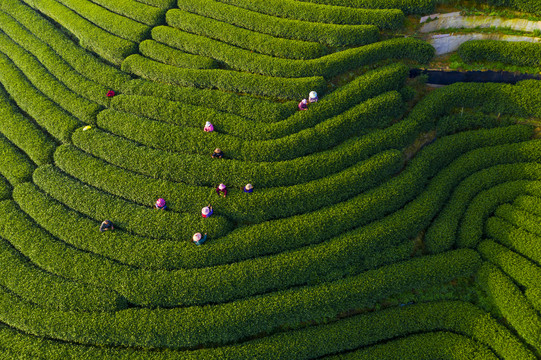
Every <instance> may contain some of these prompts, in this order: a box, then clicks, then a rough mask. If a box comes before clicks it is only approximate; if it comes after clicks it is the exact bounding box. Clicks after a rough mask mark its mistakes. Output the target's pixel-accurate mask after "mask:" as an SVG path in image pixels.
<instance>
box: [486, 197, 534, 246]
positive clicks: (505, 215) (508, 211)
mask: <svg viewBox="0 0 541 360" xmlns="http://www.w3.org/2000/svg"><path fill="white" fill-rule="evenodd" d="M520 198H521V199H520ZM520 198H517V199H515V201H517V200H518V202H519V203H523V202H524V201H525V200H524V199H525V198H526V199H527V198H529V199H535V198H534V197H531V196H521V197H520ZM526 201H528V200H526ZM535 202H537V203H538V201H535ZM537 205H538V204H537ZM494 214H495V215H496V216H498V217H500V218H502V219H504V220H506V221H508V222H510V223H511V224H513V225H514V226H516V227H519V228H521V229H524V230H526V231H528V232H530V233H532V234H535V235H537V236H540V235H541V231H540V229H539V222H540V218H539V216H536V215H535V214H532V213H530V212H529V211H527V210H526V211H525V210H523V209H521V208H519V207H516V206H513V205H511V204H503V205H500V206H499V207H498V208H497V209H496V211H495V212H494Z"/></svg>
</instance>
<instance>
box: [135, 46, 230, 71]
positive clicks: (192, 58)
mask: <svg viewBox="0 0 541 360" xmlns="http://www.w3.org/2000/svg"><path fill="white" fill-rule="evenodd" d="M139 52H140V53H141V54H142V55H144V56H146V57H148V58H150V59H153V60H156V61H159V62H161V63H164V64H167V65H173V66H177V67H181V68H189V69H215V68H217V67H218V65H219V63H218V61H216V60H214V59H211V58H209V57H206V56H201V55H193V54H188V53H186V52H184V51H180V50H177V49H173V48H172V47H169V46H167V45H164V44H161V43H159V42H157V41H154V40H144V41H142V42H141V43H140V44H139Z"/></svg>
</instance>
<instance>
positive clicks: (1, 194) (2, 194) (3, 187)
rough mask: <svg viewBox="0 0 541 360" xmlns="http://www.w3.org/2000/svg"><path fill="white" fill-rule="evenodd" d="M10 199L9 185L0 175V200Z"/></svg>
mask: <svg viewBox="0 0 541 360" xmlns="http://www.w3.org/2000/svg"><path fill="white" fill-rule="evenodd" d="M10 197H11V185H10V183H9V181H7V179H6V178H5V177H3V176H2V175H0V200H6V199H9V198H10Z"/></svg>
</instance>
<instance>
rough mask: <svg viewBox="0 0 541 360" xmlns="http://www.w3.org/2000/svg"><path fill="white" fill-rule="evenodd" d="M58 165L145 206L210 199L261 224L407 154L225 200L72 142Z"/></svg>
mask: <svg viewBox="0 0 541 360" xmlns="http://www.w3.org/2000/svg"><path fill="white" fill-rule="evenodd" d="M55 165H56V166H58V167H59V168H60V169H62V170H63V171H64V172H66V173H67V174H70V175H71V176H73V177H75V178H77V179H79V180H81V181H83V182H85V183H87V184H89V185H91V186H94V187H96V188H98V189H100V190H103V191H105V192H108V193H111V194H115V195H117V196H119V197H122V198H125V199H128V200H130V201H133V202H135V203H139V204H142V205H146V204H151V203H153V202H154V201H155V200H156V199H157V198H159V197H163V198H165V199H167V208H168V209H170V210H173V211H183V212H189V213H193V214H197V213H199V211H200V210H201V208H202V207H203V206H205V205H207V204H209V203H210V204H214V212H215V214H219V215H223V216H226V217H227V218H229V219H232V220H235V221H249V222H250V223H259V222H262V221H268V220H271V219H274V218H282V217H289V216H293V215H298V214H302V213H304V212H307V211H314V210H317V209H319V208H322V207H324V206H329V205H333V204H336V203H339V202H342V201H346V200H348V199H349V198H351V197H352V196H355V195H358V194H360V193H361V192H363V191H366V190H367V189H370V188H372V187H374V186H376V185H379V184H381V183H382V182H384V181H385V180H386V179H387V178H388V177H389V176H391V175H393V174H395V173H396V172H398V171H399V170H400V169H401V167H402V166H403V156H402V153H401V152H399V151H398V150H388V151H384V152H381V153H378V154H376V155H374V156H372V157H370V158H369V159H368V160H365V161H361V162H359V163H357V164H355V165H353V166H351V167H349V168H345V169H344V170H343V171H341V172H339V173H336V174H332V175H329V176H327V177H324V178H321V179H317V180H314V181H311V182H308V183H304V184H299V185H292V186H289V187H277V188H269V189H256V190H255V191H254V193H252V194H249V195H247V194H240V193H241V190H239V189H230V190H229V192H228V196H229V199H227V200H224V201H218V200H219V198H218V197H217V195H216V193H215V192H214V191H210V189H209V188H205V187H198V186H191V185H185V184H179V183H172V182H168V181H164V180H158V179H153V178H149V177H146V176H143V175H138V174H135V173H132V172H128V171H125V170H122V169H120V168H117V167H115V166H112V165H110V164H107V163H106V162H104V161H103V160H100V159H96V158H94V157H92V156H89V155H87V154H85V153H84V152H82V151H81V150H79V149H77V148H75V147H73V146H61V147H59V148H58V150H57V151H56V153H55ZM113 180H114V181H113ZM230 199H233V200H230Z"/></svg>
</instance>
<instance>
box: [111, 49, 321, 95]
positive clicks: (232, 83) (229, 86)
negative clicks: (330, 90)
mask: <svg viewBox="0 0 541 360" xmlns="http://www.w3.org/2000/svg"><path fill="white" fill-rule="evenodd" d="M122 70H123V71H125V72H128V73H133V74H134V75H137V76H141V77H143V78H145V79H149V80H152V81H158V82H163V83H169V84H174V85H180V86H195V87H199V88H217V89H220V90H225V91H233V92H237V93H249V94H254V95H262V96H271V97H277V98H282V99H299V98H300V99H302V98H303V97H304V96H306V94H308V93H309V92H310V91H312V90H315V91H316V92H318V93H323V90H324V89H325V88H326V86H327V84H326V82H325V79H323V77H321V76H311V77H305V78H295V79H289V78H276V77H271V76H262V75H256V74H246V73H241V72H237V71H232V70H221V69H208V70H197V69H181V68H177V67H175V66H171V65H165V64H161V63H159V62H156V61H152V60H150V59H147V58H144V57H142V56H141V55H137V54H134V55H130V56H128V57H127V58H126V59H125V60H124V61H123V62H122Z"/></svg>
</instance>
